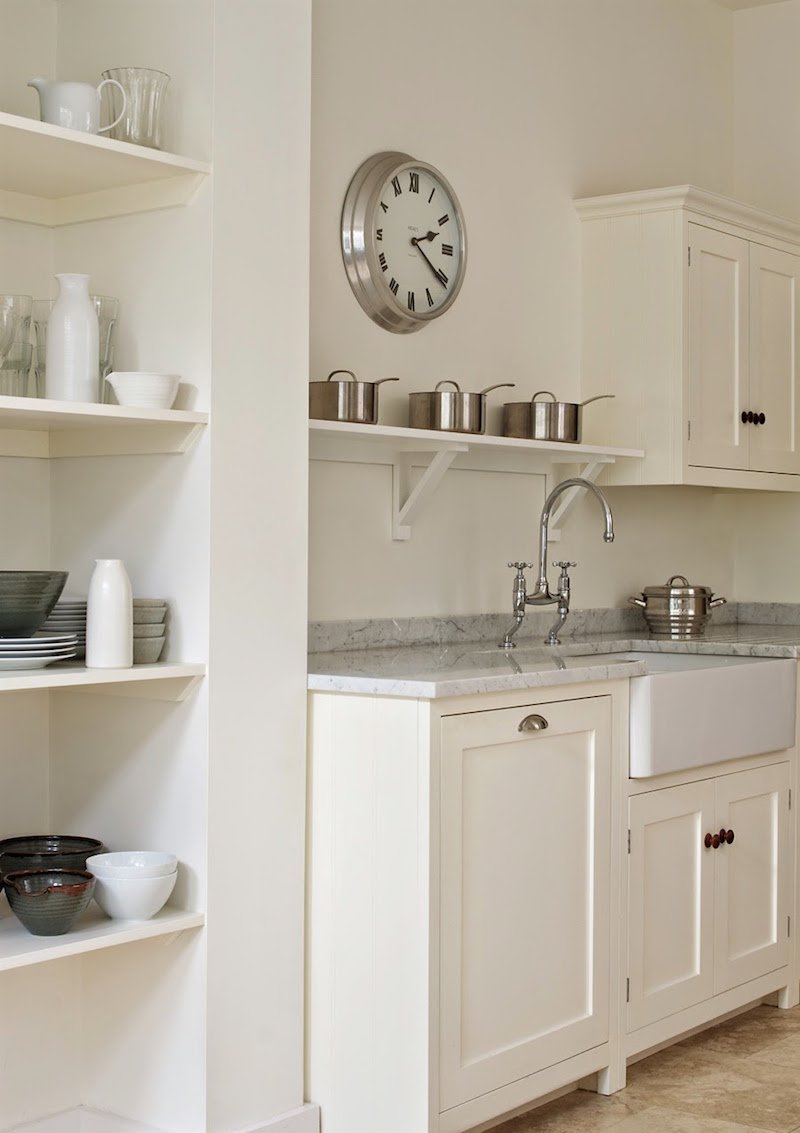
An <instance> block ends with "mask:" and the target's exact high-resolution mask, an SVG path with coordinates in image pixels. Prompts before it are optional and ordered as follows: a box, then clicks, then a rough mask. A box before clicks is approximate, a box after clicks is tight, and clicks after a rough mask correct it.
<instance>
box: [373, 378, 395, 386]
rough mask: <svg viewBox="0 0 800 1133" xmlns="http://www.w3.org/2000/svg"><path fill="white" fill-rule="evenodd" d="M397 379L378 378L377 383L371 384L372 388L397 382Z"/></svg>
mask: <svg viewBox="0 0 800 1133" xmlns="http://www.w3.org/2000/svg"><path fill="white" fill-rule="evenodd" d="M399 381H400V379H399V378H378V380H377V382H373V383H372V384H373V385H374V386H382V385H383V383H384V382H399Z"/></svg>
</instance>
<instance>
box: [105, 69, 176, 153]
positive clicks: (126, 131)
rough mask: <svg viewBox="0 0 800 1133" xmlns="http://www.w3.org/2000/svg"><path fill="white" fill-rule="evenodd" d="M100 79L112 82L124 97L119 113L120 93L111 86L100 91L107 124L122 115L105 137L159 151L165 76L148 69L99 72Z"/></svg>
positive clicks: (167, 76)
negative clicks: (104, 101) (108, 113)
mask: <svg viewBox="0 0 800 1133" xmlns="http://www.w3.org/2000/svg"><path fill="white" fill-rule="evenodd" d="M103 78H104V79H116V81H117V82H118V83H119V84H120V85H121V86H122V88H123V89H124V91H125V94H126V96H127V105H126V106H125V108H124V113H122V111H123V106H122V95H121V93H120V91H119V90H118V89H117V88H116V87H112V86H107V87H106V88H105V89H104V91H103V98H104V99H108V104H109V107H110V121H112V122H113V121H114V119H115V118H117V117H118V116H119V115H120V114H122V117H121V118H120V120H119V122H118V123H117V124H116V126H112V128H111V129H110V130H109V131H108V135H107V136H108V137H109V138H116V139H117V141H119V142H133V144H134V145H137V146H150V148H151V149H162V148H163V147H162V109H163V104H164V95H165V92H166V89H167V84H168V83H169V75H166V74H165V73H164V72H163V71H154V70H152V69H151V68H149V67H110V68H109V69H108V70H107V71H103Z"/></svg>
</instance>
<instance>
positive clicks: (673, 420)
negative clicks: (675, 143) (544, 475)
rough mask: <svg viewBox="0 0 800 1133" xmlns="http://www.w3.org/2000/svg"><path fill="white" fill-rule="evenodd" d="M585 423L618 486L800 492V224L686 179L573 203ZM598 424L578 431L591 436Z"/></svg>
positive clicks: (611, 478)
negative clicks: (626, 452) (611, 452)
mask: <svg viewBox="0 0 800 1133" xmlns="http://www.w3.org/2000/svg"><path fill="white" fill-rule="evenodd" d="M576 208H577V210H578V213H579V215H580V217H581V221H582V233H583V396H584V397H590V396H591V395H592V394H595V393H613V394H615V395H616V396H615V399H614V400H613V401H605V402H598V403H597V405H596V406H595V407H594V410H593V413H592V415H591V418H587V432H588V430H590V429H592V430H596V432H595V433H594V435H595V436H607V435H613V436H614V437H615V438H617V439H618V441H619V443H620V444H624V445H629V446H635V447H637V448H643V449H644V450H645V451H646V454H647V455H646V458H645V459H644V460H643V461H637V462H636V463H635V464H631V465H627V466H623V465H620V466H616V467H614V468H612V469H610V471H609V477H608V480H609V482H610V483H616V484H705V485H710V486H716V487H731V488H769V489H772V490H782V491H800V361H798V331H799V330H800V287H799V286H798V283H799V281H800V223H795V222H791V221H788V220H783V219H781V218H779V217H774V216H771V215H769V214H767V213H763V212H760V211H759V210H757V209H753V208H749V207H747V206H744V205H739V204H737V203H736V202H734V201H730V200H727V199H726V198H724V197H718V196H715V195H713V194H710V193H704V192H700V191H699V190H697V189H693V188H691V187H688V186H683V187H680V188H675V189H664V190H649V191H646V192H641V193H624V194H619V195H616V196H611V197H596V198H592V199H588V200H582V201H578V202H576ZM591 436H592V434H590V436H589V437H587V438H586V439H587V440H588V439H590V437H591Z"/></svg>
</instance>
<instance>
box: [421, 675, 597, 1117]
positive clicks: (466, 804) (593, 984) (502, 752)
mask: <svg viewBox="0 0 800 1133" xmlns="http://www.w3.org/2000/svg"><path fill="white" fill-rule="evenodd" d="M533 712H535V713H536V714H538V715H540V716H541V717H543V718H544V719H546V721H547V725H548V726H547V728H546V729H545V730H542V731H536V732H520V731H519V730H518V728H519V724H520V722H521V721H522V720H523V718H525V717H526V716H527V715H528V714H530V713H533ZM610 744H611V707H610V699H609V698H608V697H597V698H589V699H586V700H578V701H571V702H563V703H556V704H547V705H543V706H539V707H538V708H535V709H531V708H527V709H526V708H522V709H503V710H498V711H491V712H478V713H472V714H469V715H465V716H455V717H449V718H447V719H445V720H444V721H443V725H442V792H441V799H442V801H441V824H442V825H441V838H442V846H441V1017H440V1058H441V1069H440V1075H441V1078H440V1080H441V1106H442V1109H448V1108H450V1107H451V1106H454V1105H457V1104H459V1103H460V1102H463V1101H466V1100H468V1099H470V1098H474V1097H478V1096H479V1095H481V1094H483V1093H487V1092H488V1091H490V1090H493V1089H496V1088H498V1087H500V1086H502V1085H505V1084H506V1083H508V1082H513V1081H516V1080H517V1079H519V1078H522V1077H524V1076H525V1075H527V1074H531V1073H533V1072H535V1071H536V1070H539V1069H541V1068H542V1067H544V1066H548V1065H552V1064H553V1063H555V1062H559V1061H562V1060H563V1059H565V1058H568V1057H570V1056H571V1055H573V1054H577V1053H579V1052H580V1051H583V1050H587V1049H589V1048H590V1047H592V1046H596V1045H598V1044H600V1043H602V1042H604V1041H605V1040H606V1039H607V1036H608V965H609V955H608V897H609V878H608V871H609V840H610V828H609V822H610V819H609V806H610V801H609V799H610V795H609V779H610V750H611V749H610Z"/></svg>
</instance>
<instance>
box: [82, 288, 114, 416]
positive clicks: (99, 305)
mask: <svg viewBox="0 0 800 1133" xmlns="http://www.w3.org/2000/svg"><path fill="white" fill-rule="evenodd" d="M89 298H90V299H91V300H92V302H93V303H94V309H95V311H97V326H98V330H99V347H100V358H99V362H100V367H99V371H100V389H99V396H98V400H99V401H100V403H101V404H103V403H104V402H106V401H107V400H108V398H107V396H106V392H107V390H106V378H107V377H108V375H109V374H110V373H111V371H112V370H113V369H114V330H115V328H116V325H117V319H118V318H119V299H114V298H113V297H112V296H110V295H90V296H89Z"/></svg>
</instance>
